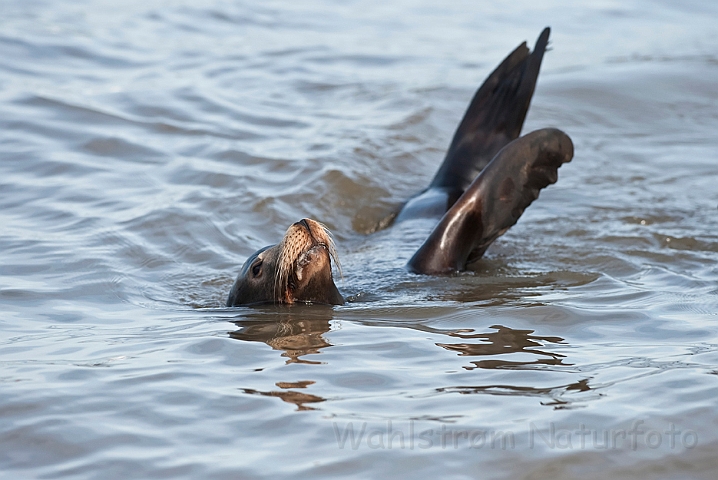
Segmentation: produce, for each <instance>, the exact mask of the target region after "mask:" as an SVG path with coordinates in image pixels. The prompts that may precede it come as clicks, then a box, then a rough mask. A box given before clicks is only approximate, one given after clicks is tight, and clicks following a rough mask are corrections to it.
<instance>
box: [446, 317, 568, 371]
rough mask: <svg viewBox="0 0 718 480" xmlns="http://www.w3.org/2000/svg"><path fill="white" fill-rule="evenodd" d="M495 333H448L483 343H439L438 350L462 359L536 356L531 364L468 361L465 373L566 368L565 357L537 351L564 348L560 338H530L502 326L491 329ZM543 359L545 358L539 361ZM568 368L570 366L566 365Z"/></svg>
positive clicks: (537, 336) (505, 361)
mask: <svg viewBox="0 0 718 480" xmlns="http://www.w3.org/2000/svg"><path fill="white" fill-rule="evenodd" d="M491 328H495V329H496V330H497V331H496V332H493V333H474V334H470V333H463V332H460V333H459V332H456V333H449V336H452V337H458V338H461V339H472V340H473V339H476V340H480V341H481V342H482V343H469V342H462V343H451V344H450V343H439V344H437V345H439V346H440V347H444V348H446V349H447V350H453V351H456V352H459V354H460V355H461V356H487V355H504V354H512V353H528V354H531V355H532V356H538V357H539V358H535V359H534V360H531V361H523V362H521V361H510V360H499V359H495V360H494V359H488V360H477V361H474V362H471V363H472V364H474V365H475V367H464V368H466V369H468V370H470V369H472V368H526V367H529V366H536V367H541V366H558V365H566V364H564V363H563V358H564V355H561V354H559V353H554V352H547V351H542V350H540V349H539V348H540V347H542V346H543V345H545V344H546V343H555V344H557V343H561V344H564V345H565V342H564V339H563V338H561V337H550V336H549V337H545V336H539V335H532V334H533V333H534V331H533V330H514V329H512V328H508V327H503V326H501V325H496V326H492V327H491ZM541 357H544V358H541ZM568 365H570V364H568Z"/></svg>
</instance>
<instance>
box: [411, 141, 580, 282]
mask: <svg viewBox="0 0 718 480" xmlns="http://www.w3.org/2000/svg"><path fill="white" fill-rule="evenodd" d="M572 157H573V143H572V142H571V139H570V138H569V136H568V135H566V134H565V133H563V132H562V131H560V130H557V129H554V128H546V129H542V130H537V131H535V132H531V133H529V134H528V135H525V136H523V137H521V138H518V139H516V140H514V141H513V142H511V143H509V144H508V145H507V146H506V147H504V148H503V149H502V150H501V151H500V152H499V153H498V154H496V156H495V157H494V158H493V160H491V162H490V163H489V164H488V165H487V166H486V168H485V169H484V170H483V171H482V172H481V174H480V175H479V176H478V177H476V179H475V180H474V181H473V182H472V183H471V185H470V186H469V188H468V189H467V190H466V192H464V194H463V195H462V196H461V197H460V198H459V199H458V200H457V201H456V203H455V204H454V205H453V206H452V207H451V208H450V209H449V211H448V212H446V214H444V216H443V217H442V219H441V221H440V222H439V224H438V225H437V226H436V227H435V228H434V230H433V231H432V232H431V234H430V235H429V238H427V239H426V241H425V242H424V244H423V245H422V246H421V247H420V248H419V250H417V252H416V253H415V254H414V256H413V257H412V258H411V260H409V263H408V265H407V267H408V268H409V270H411V271H413V272H415V273H424V274H447V273H452V272H456V271H461V270H465V269H466V266H467V265H468V264H470V263H472V262H474V261H476V260H478V259H479V258H481V256H482V255H483V254H484V252H485V251H486V249H487V248H488V247H489V245H491V243H493V241H494V240H496V239H497V238H498V237H499V236H500V235H502V234H503V233H504V232H506V230H508V229H509V228H510V227H511V226H512V225H514V224H515V223H516V222H517V221H518V219H519V217H520V216H521V214H522V213H523V212H524V210H525V209H526V207H528V206H529V205H530V204H531V202H533V201H534V200H535V199H536V198H538V195H539V192H540V191H541V189H542V188H544V187H546V186H548V185H550V184H552V183H555V182H556V180H557V179H558V168H559V167H560V166H561V165H562V164H564V163H566V162H569V161H571V158H572Z"/></svg>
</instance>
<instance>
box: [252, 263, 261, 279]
mask: <svg viewBox="0 0 718 480" xmlns="http://www.w3.org/2000/svg"><path fill="white" fill-rule="evenodd" d="M261 271H262V262H261V261H259V262H257V263H255V264H254V265H252V276H254V277H258V276H259V274H260V273H261Z"/></svg>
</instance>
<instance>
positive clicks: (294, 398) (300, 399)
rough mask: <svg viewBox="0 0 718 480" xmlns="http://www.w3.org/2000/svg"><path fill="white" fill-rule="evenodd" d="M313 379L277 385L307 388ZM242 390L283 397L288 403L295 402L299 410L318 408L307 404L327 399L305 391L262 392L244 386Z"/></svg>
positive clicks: (251, 393) (284, 387) (278, 383)
mask: <svg viewBox="0 0 718 480" xmlns="http://www.w3.org/2000/svg"><path fill="white" fill-rule="evenodd" d="M312 383H314V382H312V381H311V380H307V381H303V382H277V386H278V387H279V388H282V389H290V388H306V387H307V385H311V384H312ZM242 391H243V392H244V393H247V394H249V395H263V396H265V397H277V398H281V399H282V400H283V401H285V402H287V403H293V404H294V405H296V406H297V411H302V410H316V409H315V408H313V407H309V406H307V405H305V404H307V403H321V402H324V401H325V400H326V399H324V398H322V397H318V396H316V395H310V394H308V393H303V392H296V391H293V390H289V391H276V390H274V391H269V392H260V391H258V390H252V389H251V388H243V389H242Z"/></svg>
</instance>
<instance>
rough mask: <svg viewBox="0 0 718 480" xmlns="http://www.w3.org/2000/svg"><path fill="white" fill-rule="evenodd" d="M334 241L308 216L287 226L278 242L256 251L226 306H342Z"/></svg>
mask: <svg viewBox="0 0 718 480" xmlns="http://www.w3.org/2000/svg"><path fill="white" fill-rule="evenodd" d="M332 259H334V262H335V263H336V264H337V267H339V262H338V260H337V254H336V250H335V248H334V242H333V241H332V238H331V234H330V233H329V230H327V228H326V227H325V226H324V225H322V224H321V223H319V222H317V221H314V220H310V219H308V218H305V219H303V220H300V221H298V222H296V223H294V224H293V225H292V226H290V227H289V229H287V232H286V233H285V234H284V238H282V240H281V241H280V242H279V243H278V244H276V245H270V246H268V247H264V248H262V249H260V250H258V251H256V252H254V253H253V254H252V255H251V256H250V257H249V258H248V259H247V261H246V262H244V265H242V270H241V271H240V272H239V275H238V276H237V280H236V281H235V282H234V286H233V287H232V290H231V291H230V292H229V298H227V306H228V307H233V306H237V305H250V304H258V303H283V304H292V303H323V304H330V305H342V304H343V303H344V298H343V297H342V296H341V294H340V293H339V290H337V287H336V285H334V279H333V277H332Z"/></svg>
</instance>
